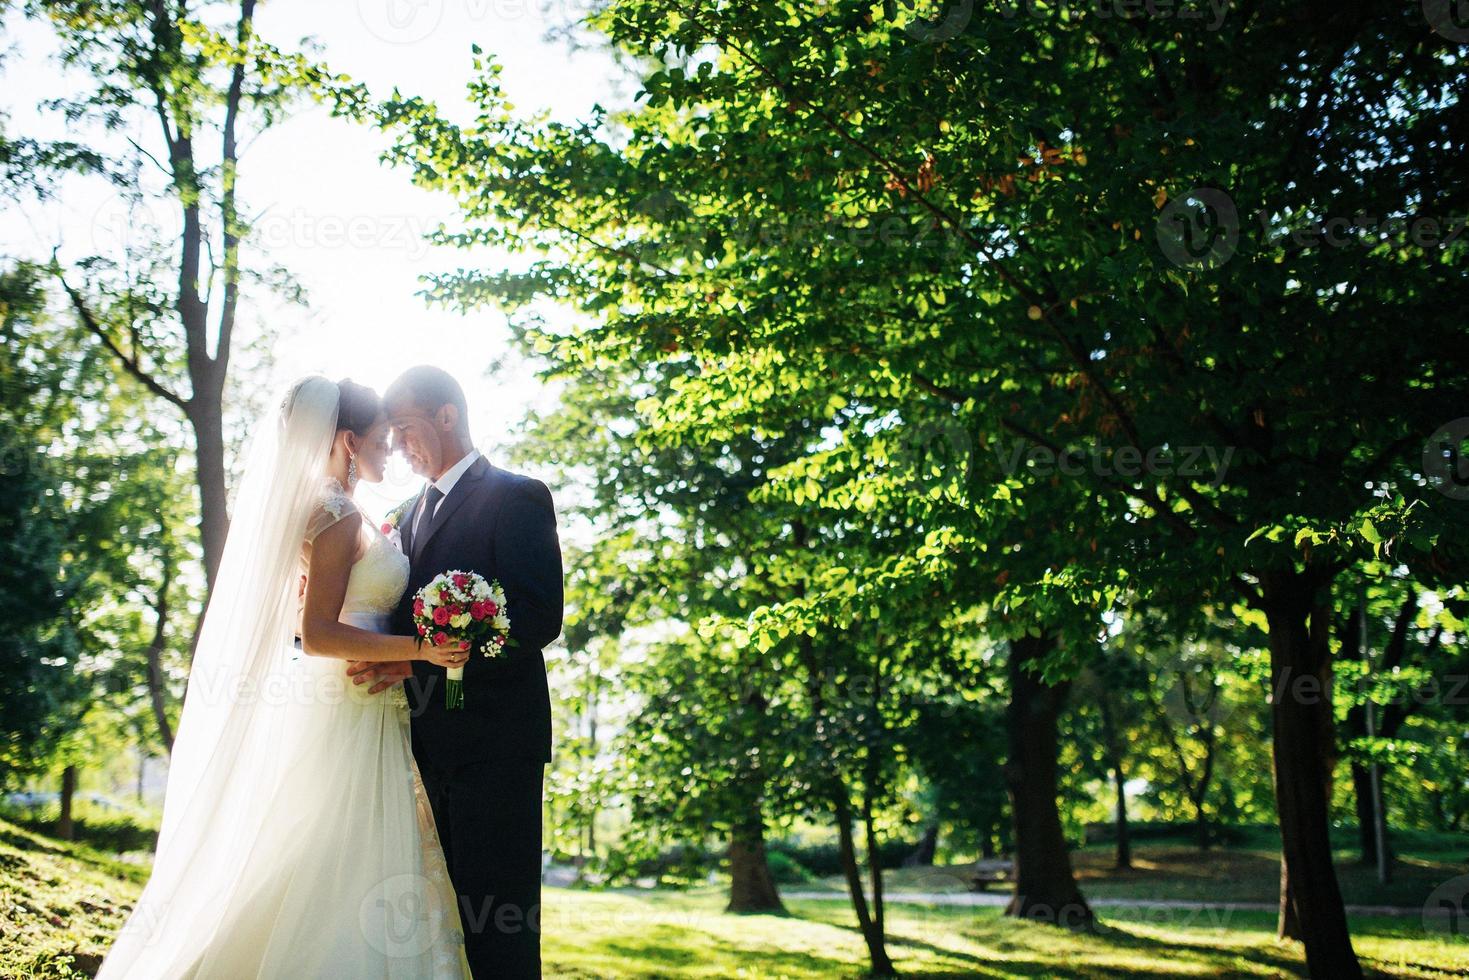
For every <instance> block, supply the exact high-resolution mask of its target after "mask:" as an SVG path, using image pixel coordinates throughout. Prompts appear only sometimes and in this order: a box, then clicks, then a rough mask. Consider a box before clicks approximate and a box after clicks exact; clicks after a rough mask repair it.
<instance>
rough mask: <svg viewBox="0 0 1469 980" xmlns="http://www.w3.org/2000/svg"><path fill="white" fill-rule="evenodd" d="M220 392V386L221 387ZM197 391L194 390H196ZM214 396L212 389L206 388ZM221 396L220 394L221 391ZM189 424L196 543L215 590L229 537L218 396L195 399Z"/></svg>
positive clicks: (211, 585) (190, 409)
mask: <svg viewBox="0 0 1469 980" xmlns="http://www.w3.org/2000/svg"><path fill="white" fill-rule="evenodd" d="M220 387H221V389H222V387H223V386H222V385H220ZM196 390H197V389H196ZM207 390H209V391H210V392H211V393H212V392H213V385H211V386H210V387H209V389H207ZM221 395H222V391H221ZM189 422H190V423H191V424H192V425H193V427H194V458H195V465H196V467H197V473H196V477H197V479H198V483H199V539H200V542H201V544H202V546H203V549H204V577H205V582H206V584H207V586H208V588H209V589H210V590H211V591H212V590H213V589H214V577H215V575H216V574H218V572H219V561H220V559H221V558H222V557H223V556H224V541H225V538H226V537H228V536H229V531H230V515H229V490H228V489H227V488H226V486H225V467H224V410H223V407H222V405H221V402H220V395H216V396H215V397H214V398H208V397H206V398H205V399H203V400H202V401H201V400H200V399H199V397H198V395H196V396H195V401H194V402H193V403H191V405H190V408H189Z"/></svg>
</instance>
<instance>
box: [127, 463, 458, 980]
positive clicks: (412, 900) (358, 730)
mask: <svg viewBox="0 0 1469 980" xmlns="http://www.w3.org/2000/svg"><path fill="white" fill-rule="evenodd" d="M344 520H351V521H357V522H358V523H359V524H360V525H361V528H362V534H363V536H364V541H363V547H364V549H365V550H364V551H363V552H362V557H361V558H360V559H359V560H358V561H357V562H356V563H355V564H354V565H353V567H352V572H351V577H350V579H349V581H348V585H347V592H346V601H345V603H344V605H343V609H342V614H341V619H342V621H343V622H346V623H350V624H351V625H353V626H356V627H358V628H360V629H364V630H371V631H374V632H385V631H386V630H387V624H388V618H389V615H390V614H391V613H392V611H393V609H394V608H395V607H396V605H397V603H398V600H399V598H400V596H401V595H402V593H403V590H404V587H405V586H406V584H407V581H408V559H407V557H406V556H404V555H403V554H402V553H401V552H399V551H398V549H397V548H396V547H395V546H394V545H393V544H392V542H391V541H389V539H387V538H386V537H384V536H383V534H382V533H381V532H380V531H379V530H378V529H377V528H376V527H375V526H373V525H372V524H371V522H370V521H366V520H364V519H363V518H362V516H361V514H360V513H359V511H358V509H357V507H356V506H355V504H354V503H353V502H352V500H351V498H350V497H349V496H347V494H346V493H344V492H343V490H342V487H341V485H340V484H339V483H337V482H336V481H335V480H328V481H326V482H325V483H324V484H322V485H321V487H320V490H319V495H318V501H317V505H316V506H315V508H314V509H313V510H312V512H311V516H310V519H309V523H308V525H307V531H306V542H305V544H309V542H310V541H311V540H312V539H313V538H314V537H315V536H316V535H317V534H319V533H320V532H321V531H323V530H325V529H326V528H327V527H330V526H332V525H333V524H335V523H337V522H338V521H344ZM304 546H305V545H304V544H303V549H304ZM303 562H304V558H303ZM303 570H304V564H303ZM346 667H347V665H346V662H345V661H342V660H338V659H334V658H328V657H315V656H309V655H306V654H303V653H301V652H299V651H296V650H294V649H292V648H288V649H286V650H285V651H283V652H282V653H281V655H280V657H279V659H278V660H277V661H276V662H275V664H274V666H273V667H272V672H271V674H270V676H269V677H268V681H269V682H270V686H271V687H273V689H274V693H273V694H272V693H271V691H270V690H267V689H266V688H265V687H262V690H261V691H260V692H259V694H260V696H261V698H262V701H263V702H267V703H268V707H265V708H257V709H256V710H257V716H256V717H255V718H254V719H253V720H252V722H251V726H252V727H251V731H250V732H249V733H247V737H242V738H241V742H240V749H239V755H238V757H236V758H233V759H232V760H231V763H230V764H231V766H232V767H234V768H236V769H237V770H238V769H239V767H242V766H243V767H248V768H247V769H246V770H244V771H243V772H241V773H240V774H239V778H237V779H234V780H228V781H224V782H223V783H222V784H221V785H220V786H219V787H218V789H217V790H216V792H217V794H218V797H219V798H218V800H217V801H216V802H214V803H213V804H212V809H211V810H210V811H209V812H210V814H211V816H210V817H209V818H208V820H209V822H210V823H211V824H212V826H210V827H209V828H208V830H207V831H206V832H203V833H196V834H192V835H191V834H190V830H191V828H190V827H188V826H184V828H183V829H180V830H178V831H177V832H176V836H177V837H178V840H177V841H170V840H168V839H167V838H168V835H169V833H170V826H169V820H168V813H167V809H165V821H164V834H163V836H161V837H160V844H159V858H160V860H159V862H158V863H157V864H156V865H155V870H154V874H153V877H152V878H151V879H150V881H149V883H148V886H147V888H146V889H145V891H144V893H143V895H142V897H141V899H140V900H139V902H138V906H137V908H136V909H135V910H134V912H133V913H132V916H131V917H130V919H129V921H128V923H127V925H126V926H125V927H124V929H123V931H122V934H121V935H120V936H119V939H118V941H117V942H116V944H115V945H114V946H113V948H112V950H111V951H110V952H109V953H108V956H107V958H106V960H105V961H104V963H103V966H102V969H101V972H100V973H99V974H98V976H99V977H101V978H102V980H112V978H115V977H128V978H138V980H145V978H146V980H165V978H174V977H178V978H200V980H202V978H229V980H238V978H246V977H255V978H291V980H297V978H300V980H308V978H323V977H333V978H338V977H339V978H343V980H348V978H350V980H369V978H377V977H382V978H410V980H417V978H439V977H451V978H461V977H468V976H469V968H468V964H467V962H466V961H465V958H464V946H463V932H462V929H461V925H460V919H459V914H458V909H457V906H456V902H455V898H454V892H453V888H452V886H451V885H450V883H449V878H448V873H447V870H446V868H445V864H444V856H443V852H442V850H441V848H440V846H439V841H438V836H437V834H436V832H435V830H434V822H433V815H432V812H431V811H430V809H429V806H428V801H427V798H426V796H425V794H424V791H423V784H422V782H421V781H420V779H419V775H418V769H417V766H416V765H415V764H414V760H413V756H412V754H411V750H410V746H409V738H408V722H409V719H408V706H407V701H406V698H405V697H404V695H403V691H402V688H401V687H395V688H392V689H390V690H389V691H387V692H384V693H381V694H376V695H370V694H368V693H367V685H362V686H358V685H354V684H353V683H352V682H351V680H350V678H348V677H347V676H346ZM193 683H194V682H193V681H191V684H193ZM201 687H202V682H201ZM210 694H211V692H210V691H208V690H207V689H203V690H201V693H200V695H199V696H200V697H201V698H206V699H207V698H208V697H209V696H210ZM189 696H190V697H194V696H195V694H194V690H193V688H192V687H191V690H190V695H189ZM236 696H238V695H236ZM262 726H265V727H264V728H263V729H262ZM189 734H190V733H189V731H188V730H187V729H186V728H184V727H181V728H180V731H179V739H180V742H182V741H183V739H185V738H188V737H189ZM261 773H268V774H269V775H267V776H262V775H261ZM235 787H239V789H238V791H236V789H235ZM172 790H173V787H172V785H170V792H172ZM232 794H233V796H234V798H233V802H231V797H232ZM262 794H263V795H264V796H265V797H266V798H263V799H262V798H261V795H262ZM180 795H181V796H183V797H185V798H187V793H186V792H184V791H182V790H181V792H180ZM170 845H172V850H171V851H170V852H169V853H168V858H169V860H168V861H166V862H165V861H164V860H163V858H164V856H165V851H166V850H167V849H168V848H169V847H170ZM180 850H186V851H188V853H184V854H180V853H179V851H180Z"/></svg>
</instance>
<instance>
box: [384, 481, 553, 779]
mask: <svg viewBox="0 0 1469 980" xmlns="http://www.w3.org/2000/svg"><path fill="white" fill-rule="evenodd" d="M421 506H423V494H422V493H420V494H419V496H418V498H417V499H416V500H415V501H414V502H413V504H412V506H410V507H409V508H408V510H407V511H406V512H405V513H404V515H403V518H402V520H401V521H400V522H399V527H400V528H401V529H402V541H403V551H404V552H405V553H406V554H407V555H408V556H409V560H410V566H409V572H408V589H407V591H406V592H405V593H404V594H403V600H402V602H400V603H399V605H398V609H397V612H396V613H395V614H394V622H393V631H394V632H395V633H399V634H406V635H411V634H413V632H414V628H413V597H414V594H415V593H417V592H418V590H419V589H420V588H422V587H423V586H424V585H426V584H427V583H428V581H429V580H430V579H432V578H433V577H434V576H436V575H438V574H440V573H442V572H445V571H448V570H449V569H451V568H452V569H457V570H459V571H469V572H478V573H479V574H481V575H483V576H484V577H485V578H486V579H487V580H490V581H494V580H496V579H498V580H499V581H500V584H501V585H502V586H504V588H505V605H506V609H507V612H508V613H509V616H510V636H511V637H512V638H513V639H515V640H516V641H517V643H518V644H519V645H518V646H513V647H512V646H506V647H505V652H504V653H503V654H502V655H501V656H500V657H497V658H494V659H491V658H487V657H485V656H483V655H481V654H478V653H476V654H475V655H474V656H472V657H470V659H469V662H468V663H467V664H465V666H464V706H463V707H462V708H458V709H455V710H453V711H449V710H446V709H445V708H444V668H442V667H437V666H435V665H433V664H431V663H428V662H427V661H422V660H419V661H414V663H413V676H412V677H411V678H409V679H408V680H407V681H406V682H405V685H404V686H405V688H406V689H407V693H408V705H409V707H410V709H411V710H412V732H413V753H414V756H415V757H416V758H417V759H418V760H419V764H420V767H423V768H427V767H433V768H435V769H437V770H439V771H441V772H444V773H448V772H451V771H452V770H453V769H455V768H457V767H458V766H461V765H467V764H470V763H476V762H484V761H488V760H492V759H502V758H524V759H534V760H538V761H541V762H549V761H550V760H551V698H550V692H549V690H548V689H547V685H546V661H545V657H544V656H543V655H542V653H541V650H542V648H544V647H546V646H548V645H549V644H550V643H551V642H552V641H553V640H555V639H556V637H557V636H559V635H560V634H561V614H562V599H563V593H562V583H561V544H560V541H559V539H558V538H557V536H556V512H555V508H554V506H553V505H552V503H551V491H550V490H549V489H547V487H546V485H545V484H544V483H542V482H541V481H540V480H536V479H533V478H531V477H528V476H522V475H520V474H518V473H511V472H509V471H508V470H504V469H501V468H500V467H498V466H494V465H493V464H491V463H490V461H489V460H487V459H485V458H484V457H483V456H481V457H480V458H479V459H477V460H475V462H474V464H473V465H471V466H470V467H469V469H467V470H465V471H464V475H463V476H461V477H460V478H459V481H458V482H457V483H455V484H454V488H453V489H452V490H451V491H449V494H448V496H446V497H445V498H444V500H443V502H442V503H441V504H439V508H438V513H437V514H436V515H429V514H424V517H423V520H424V523H423V526H422V527H420V528H419V529H418V540H415V539H414V535H413V525H414V522H415V519H416V518H417V516H418V510H419V508H420V507H421Z"/></svg>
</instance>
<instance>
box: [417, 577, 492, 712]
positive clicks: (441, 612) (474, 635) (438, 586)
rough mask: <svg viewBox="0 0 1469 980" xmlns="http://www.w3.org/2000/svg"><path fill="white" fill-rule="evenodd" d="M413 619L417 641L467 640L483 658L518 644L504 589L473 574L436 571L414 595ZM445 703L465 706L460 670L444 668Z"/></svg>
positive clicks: (421, 642) (454, 706)
mask: <svg viewBox="0 0 1469 980" xmlns="http://www.w3.org/2000/svg"><path fill="white" fill-rule="evenodd" d="M413 623H414V626H415V627H416V628H417V630H418V642H419V644H420V645H422V644H424V643H431V644H433V645H434V646H436V647H441V646H446V645H447V644H449V643H458V642H462V641H464V640H468V641H469V645H470V649H477V650H479V651H480V652H481V653H483V654H484V655H485V656H486V657H500V656H504V655H505V647H507V646H518V644H517V643H516V642H515V641H514V640H512V639H511V638H510V617H509V615H508V614H507V613H506V611H505V590H504V589H502V588H501V587H500V583H499V582H498V581H496V582H486V581H485V579H484V576H482V575H479V574H477V573H475V572H458V571H452V570H451V571H447V572H444V573H442V574H441V575H437V576H435V577H434V578H433V580H432V581H430V582H429V583H428V584H427V585H425V586H424V587H423V588H421V589H419V590H418V593H417V594H416V595H415V596H414V597H413ZM446 670H447V672H448V677H449V682H448V684H447V685H446V686H445V689H444V707H446V708H462V707H464V684H463V681H464V668H463V667H448V668H446Z"/></svg>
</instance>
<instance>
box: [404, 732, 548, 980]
mask: <svg viewBox="0 0 1469 980" xmlns="http://www.w3.org/2000/svg"><path fill="white" fill-rule="evenodd" d="M420 772H421V775H422V776H423V786H424V789H425V790H426V791H427V793H428V798H429V804H430V806H431V807H432V808H433V812H434V823H435V824H436V825H437V828H438V832H439V840H440V842H441V843H442V844H443V847H444V858H445V860H446V861H447V863H448V865H449V877H450V878H451V879H453V881H454V888H455V891H456V892H457V893H458V897H459V918H460V921H461V923H462V924H463V926H464V945H465V952H466V954H467V955H468V957H469V968H470V970H471V971H472V972H473V973H474V976H475V978H476V980H528V978H539V977H540V975H541V793H542V788H543V784H544V779H545V763H543V762H540V761H539V760H535V759H528V758H518V757H508V758H494V759H490V760H488V761H484V762H475V763H471V764H469V765H464V766H459V767H457V768H455V769H453V770H451V771H447V772H445V771H442V770H438V769H435V768H434V767H433V766H432V765H429V766H428V767H422V766H420Z"/></svg>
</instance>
